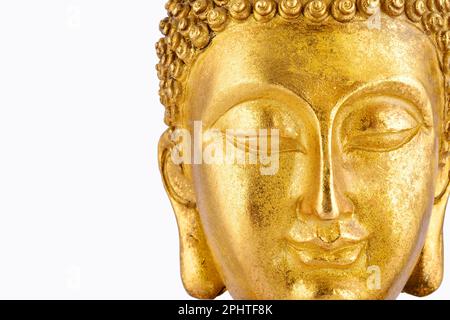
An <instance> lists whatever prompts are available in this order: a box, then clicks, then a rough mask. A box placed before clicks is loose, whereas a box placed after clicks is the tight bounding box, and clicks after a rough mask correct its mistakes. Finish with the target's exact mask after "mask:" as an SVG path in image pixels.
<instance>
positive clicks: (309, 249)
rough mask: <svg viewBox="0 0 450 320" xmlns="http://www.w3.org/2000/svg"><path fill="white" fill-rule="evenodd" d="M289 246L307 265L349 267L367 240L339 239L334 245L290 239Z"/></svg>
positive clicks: (356, 258)
mask: <svg viewBox="0 0 450 320" xmlns="http://www.w3.org/2000/svg"><path fill="white" fill-rule="evenodd" d="M288 244H289V247H290V248H291V249H292V250H293V251H294V253H295V255H296V256H298V258H299V259H300V260H301V262H303V263H304V264H305V265H308V266H314V267H330V268H332V267H348V266H350V265H351V264H353V263H355V262H356V261H357V260H358V258H359V256H360V255H361V253H362V251H363V249H364V248H365V246H366V241H359V242H347V241H338V242H336V243H334V244H333V245H328V244H325V243H320V242H319V243H317V241H310V242H306V243H298V242H295V241H292V240H288Z"/></svg>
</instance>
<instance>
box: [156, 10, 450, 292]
mask: <svg viewBox="0 0 450 320" xmlns="http://www.w3.org/2000/svg"><path fill="white" fill-rule="evenodd" d="M186 92H187V94H186V99H185V106H184V108H183V115H182V117H183V119H184V122H183V126H184V127H185V128H187V129H189V130H190V131H191V133H192V135H194V125H193V124H194V122H196V121H201V123H202V126H203V130H212V129H214V130H216V131H217V132H222V133H224V134H225V135H226V132H227V130H231V129H234V130H236V129H237V130H240V129H243V130H254V131H255V132H265V131H260V130H261V129H264V130H267V132H272V131H271V129H276V130H277V132H278V140H279V145H278V150H276V152H274V154H276V155H277V157H278V166H277V170H276V172H273V173H271V174H261V165H260V164H247V163H246V164H242V163H220V164H207V163H203V164H196V165H186V166H184V167H183V170H184V171H183V174H184V176H185V177H186V183H187V184H189V185H190V187H191V188H192V190H191V191H192V195H191V196H192V200H191V207H195V210H194V211H195V213H196V214H197V215H198V222H193V221H196V220H195V219H196V218H192V216H191V217H190V218H189V219H188V220H189V221H190V222H189V223H191V224H194V225H196V227H195V228H196V230H197V229H198V228H201V229H202V234H203V235H204V238H202V239H197V240H198V241H201V242H204V247H203V248H202V249H201V250H198V252H197V254H199V255H202V254H204V255H205V257H204V261H207V262H208V261H209V262H210V263H211V264H213V265H214V267H211V268H213V269H214V273H215V274H217V277H218V279H220V282H221V283H222V282H223V284H224V286H226V289H227V290H228V291H229V292H230V294H231V295H232V296H233V297H234V298H237V299H392V298H395V297H396V296H398V294H399V293H400V292H401V291H402V289H403V288H404V287H405V284H406V283H407V281H408V278H409V277H410V276H411V273H412V272H413V269H414V267H415V265H416V263H417V261H418V259H419V256H420V253H421V250H422V248H423V247H424V242H425V238H426V235H427V230H428V227H429V221H430V219H431V217H432V212H433V210H434V209H433V208H434V200H435V198H436V196H437V195H439V194H440V193H442V189H443V187H442V185H443V184H444V183H443V182H442V183H441V180H443V181H444V180H445V179H441V178H440V177H441V173H440V166H439V163H440V156H439V155H440V153H439V150H440V139H441V138H440V137H441V134H442V129H441V127H442V121H443V116H442V113H443V108H444V101H443V97H444V93H443V79H442V76H441V70H440V66H439V62H438V58H437V54H436V49H435V47H434V46H433V44H432V42H431V41H430V40H429V38H428V37H427V36H425V35H424V34H423V32H421V31H419V30H417V29H416V28H414V27H413V26H409V25H408V24H406V23H404V22H402V21H397V20H394V19H390V18H389V19H388V18H386V19H385V18H383V20H382V27H381V28H380V29H370V28H368V26H367V24H366V23H365V22H354V23H348V24H338V23H333V22H330V23H327V24H325V25H321V26H320V27H317V26H315V27H314V26H311V25H307V24H305V23H301V22H299V23H295V24H293V23H286V22H284V21H282V20H281V19H277V18H275V19H273V20H272V21H270V22H268V23H265V24H261V23H259V22H256V21H254V20H251V19H250V20H248V21H245V22H243V23H236V24H233V25H232V26H230V27H228V28H227V29H226V30H224V31H223V32H221V33H220V34H218V35H217V36H216V37H215V38H214V40H213V41H212V43H211V45H210V46H209V47H208V48H207V49H206V50H205V51H204V52H203V53H202V55H201V56H200V57H199V58H198V60H197V61H196V63H195V65H194V66H193V67H192V70H191V71H190V73H189V78H188V79H187V91H186ZM221 137H222V136H221V135H217V136H216V137H213V138H211V137H209V138H208V141H204V143H205V144H208V143H211V139H212V140H214V139H220V138H221ZM269 139H270V137H269ZM205 140H206V139H205ZM234 147H235V148H239V146H234ZM243 152H248V150H247V149H244V150H243ZM254 152H259V151H258V150H257V151H254ZM168 180H170V179H167V178H166V180H165V181H166V184H167V183H169V184H170V181H168ZM186 188H187V187H186ZM174 208H175V210H176V211H177V206H174ZM178 211H179V209H178ZM441 211H442V210H441ZM439 214H440V213H439ZM186 219H187V218H180V217H179V216H178V220H179V224H180V225H181V227H180V235H181V237H182V239H183V237H184V235H183V232H187V230H189V227H187V225H188V223H185V224H183V221H186ZM183 230H184V231H183ZM197 231H198V230H197ZM182 243H183V240H182ZM188 243H189V244H185V247H188V246H194V244H193V243H192V242H188ZM182 259H183V257H182ZM184 259H185V261H191V260H193V258H192V256H191V257H185V258H184ZM197 270H202V269H201V268H199V269H197ZM208 272H211V271H208ZM199 273H200V272H199ZM211 277H212V276H211ZM185 285H186V282H185Z"/></svg>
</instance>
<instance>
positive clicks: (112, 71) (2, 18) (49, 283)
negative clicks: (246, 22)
mask: <svg viewBox="0 0 450 320" xmlns="http://www.w3.org/2000/svg"><path fill="white" fill-rule="evenodd" d="M164 3H165V1H164V0H0V298H8V299H9V298H21V299H28V298H39V299H47V298H57V299H67V298H74V299H79V298H84V299H94V298H102V299H110V298H124V299H185V298H189V297H188V295H187V294H186V293H185V292H184V289H183V287H182V284H181V280H180V276H179V265H178V258H179V257H178V236H177V229H176V223H175V218H174V215H173V213H172V210H171V207H170V204H169V201H168V199H167V197H166V195H165V192H164V190H163V187H162V184H161V179H160V176H159V172H158V165H157V152H156V151H157V142H158V139H159V136H160V134H161V133H162V132H163V131H164V130H165V125H164V124H163V110H164V109H163V107H162V106H161V105H160V103H159V97H158V94H157V92H158V79H157V77H156V71H155V65H156V63H157V58H156V54H155V50H154V44H155V43H156V41H157V40H158V39H159V37H160V34H159V31H158V25H159V20H160V19H162V18H163V17H164V15H165V10H164V8H163V4H164ZM445 228H446V230H447V231H446V234H447V235H450V227H449V223H447V224H446V227H445ZM448 238H449V237H447V238H446V239H448ZM446 244H447V248H448V250H447V252H446V253H447V254H446V256H450V253H449V250H450V245H449V243H448V241H447V242H446ZM448 297H450V270H448V268H447V272H446V278H445V281H444V283H443V285H442V287H441V289H440V290H439V291H438V292H436V293H435V294H433V295H432V296H430V297H428V298H429V299H439V298H440V299H445V298H448ZM222 298H229V296H228V295H227V294H226V295H224V296H223V297H222ZM400 298H404V299H405V298H406V299H408V298H411V296H408V295H402V296H401V297H400Z"/></svg>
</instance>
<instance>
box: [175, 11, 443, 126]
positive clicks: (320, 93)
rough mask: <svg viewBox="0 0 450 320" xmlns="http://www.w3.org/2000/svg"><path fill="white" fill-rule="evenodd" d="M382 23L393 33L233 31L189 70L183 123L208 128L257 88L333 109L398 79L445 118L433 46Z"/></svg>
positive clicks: (283, 27) (270, 27) (274, 25)
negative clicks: (410, 82) (365, 89)
mask: <svg viewBox="0 0 450 320" xmlns="http://www.w3.org/2000/svg"><path fill="white" fill-rule="evenodd" d="M382 24H385V25H389V27H385V28H382V29H379V30H378V29H372V30H369V29H368V28H367V25H366V22H354V23H349V24H345V25H341V26H340V27H339V28H335V27H334V26H333V25H327V26H321V28H311V26H309V25H307V24H304V23H301V22H299V23H297V24H295V25H294V24H290V23H286V22H285V21H283V20H281V19H273V20H272V21H271V22H269V23H266V24H264V25H261V24H260V23H258V22H256V21H251V20H249V21H246V22H244V23H240V24H236V25H234V26H230V27H229V28H227V30H225V31H223V32H222V33H221V34H219V35H217V36H216V38H215V39H214V41H213V42H212V43H211V45H210V47H208V50H206V51H205V52H204V53H203V54H202V55H201V56H200V57H199V58H198V60H197V61H196V63H195V65H194V66H193V67H192V68H191V71H190V74H189V79H187V81H186V82H187V85H186V91H187V95H186V99H185V101H184V106H185V107H184V108H183V114H182V118H183V119H185V121H190V120H199V119H202V120H203V121H206V122H208V118H209V117H214V116H215V115H216V114H218V113H219V114H220V113H221V112H223V111H225V110H224V109H226V108H228V107H231V106H232V105H233V104H234V103H236V102H239V101H232V100H233V97H241V96H242V95H244V96H245V94H246V92H245V91H246V89H245V87H247V88H249V89H248V91H249V93H250V94H252V93H253V92H256V91H257V89H255V86H256V85H259V86H263V85H276V86H280V87H283V88H287V89H289V90H290V91H291V92H293V93H294V94H296V95H298V96H300V97H303V98H306V100H307V101H309V102H310V103H311V105H312V106H314V107H317V108H318V109H322V110H323V109H329V108H332V107H333V106H334V105H335V104H336V103H337V101H338V100H339V99H340V98H341V97H342V96H344V95H346V94H349V93H350V92H352V91H353V90H356V89H357V88H358V87H360V86H362V85H365V84H369V83H373V82H377V81H382V80H385V79H392V78H395V77H407V78H410V79H414V80H415V81H417V82H419V83H421V84H422V85H423V86H424V87H425V90H426V92H427V95H428V96H429V98H430V100H431V103H432V105H433V106H435V108H436V110H437V111H438V110H439V112H438V114H442V113H441V112H440V111H442V105H443V103H442V98H443V79H442V76H441V71H440V66H439V60H438V56H437V54H436V48H435V47H434V46H433V43H432V42H431V41H430V39H429V37H427V36H426V35H424V34H423V33H422V32H421V31H420V30H417V29H416V28H415V27H413V26H410V25H408V24H405V23H404V22H402V21H399V20H392V19H389V20H387V19H383V21H382ZM319 88H320V89H319ZM241 98H242V99H245V97H241ZM236 99H238V98H236ZM221 100H226V101H224V103H221ZM318 111H320V110H318Z"/></svg>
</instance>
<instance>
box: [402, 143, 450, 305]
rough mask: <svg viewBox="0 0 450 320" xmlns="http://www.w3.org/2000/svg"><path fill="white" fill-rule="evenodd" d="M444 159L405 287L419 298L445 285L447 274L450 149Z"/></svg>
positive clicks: (442, 156)
mask: <svg viewBox="0 0 450 320" xmlns="http://www.w3.org/2000/svg"><path fill="white" fill-rule="evenodd" d="M445 143H446V142H445ZM445 150H447V148H445ZM440 160H441V164H440V166H439V173H438V178H437V185H436V193H435V199H434V205H433V210H432V213H431V218H430V224H429V226H428V231H427V235H426V238H425V244H424V247H423V249H422V252H421V253H420V257H419V260H418V262H417V264H416V267H415V269H414V271H413V273H412V274H411V276H410V278H409V280H408V282H407V284H406V286H405V288H404V292H406V293H409V294H412V295H415V296H418V297H424V296H427V295H429V294H431V293H433V292H434V291H436V290H437V289H438V288H439V286H440V285H441V283H442V278H443V275H444V274H443V273H444V252H443V251H444V250H443V247H444V246H443V235H442V228H443V225H444V216H445V209H446V207H447V201H448V196H449V191H450V187H449V181H450V180H449V179H450V175H449V172H450V165H449V164H450V161H449V158H448V152H445V154H444V155H441V159H440Z"/></svg>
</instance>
